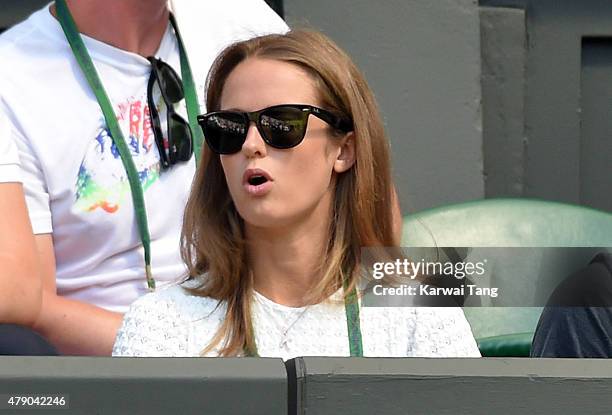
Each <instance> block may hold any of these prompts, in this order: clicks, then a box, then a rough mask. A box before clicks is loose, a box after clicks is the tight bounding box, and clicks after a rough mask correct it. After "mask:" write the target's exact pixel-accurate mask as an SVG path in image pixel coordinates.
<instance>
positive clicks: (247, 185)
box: [242, 169, 273, 197]
mask: <svg viewBox="0 0 612 415" xmlns="http://www.w3.org/2000/svg"><path fill="white" fill-rule="evenodd" d="M253 178H255V179H257V178H259V180H261V178H264V179H265V181H264V182H263V183H260V184H252V183H251V182H252V179H253ZM272 182H273V180H272V178H271V177H270V175H269V174H268V172H266V171H265V170H262V169H247V170H246V171H245V172H244V174H243V175H242V184H243V186H244V189H245V191H246V192H247V193H248V194H249V195H251V196H258V197H259V196H264V195H266V194H268V193H269V192H270V190H272Z"/></svg>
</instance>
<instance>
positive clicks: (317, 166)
mask: <svg viewBox="0 0 612 415" xmlns="http://www.w3.org/2000/svg"><path fill="white" fill-rule="evenodd" d="M207 108H208V109H209V111H210V112H209V113H208V114H205V115H203V116H200V117H199V123H200V125H201V126H202V128H203V131H204V135H205V137H206V141H207V143H208V148H205V150H204V152H203V155H202V163H201V165H200V166H199V169H198V172H197V173H196V179H195V182H194V184H193V186H192V191H191V195H190V198H189V201H188V204H187V208H186V211H185V216H184V223H183V232H182V254H183V259H184V260H185V262H186V264H187V266H188V269H189V278H188V280H187V281H186V282H184V283H183V284H182V285H181V286H176V287H172V288H169V289H166V290H163V291H159V292H157V293H154V294H149V295H147V296H144V297H142V298H141V299H139V300H138V301H136V302H135V303H134V304H133V305H132V307H131V309H130V311H129V312H128V313H127V314H126V316H125V318H124V321H123V324H122V327H121V329H120V330H119V332H118V336H117V339H116V342H115V346H114V351H113V353H114V355H117V356H197V355H205V356H236V355H239V356H241V355H247V356H257V355H259V356H268V357H282V358H284V359H289V358H292V357H295V356H306V355H319V356H349V355H350V356H361V355H365V356H479V352H478V349H477V347H476V343H475V341H474V338H473V336H472V333H471V331H470V327H469V325H468V323H467V321H466V320H465V317H464V316H463V313H462V311H461V310H460V309H458V308H439V309H434V308H425V307H423V308H416V307H411V308H400V307H397V308H392V307H381V308H374V307H360V306H359V300H358V295H357V294H356V290H355V287H356V286H357V284H358V277H357V275H358V268H359V261H360V257H359V256H360V250H361V248H362V247H368V246H395V245H397V243H398V241H397V240H396V238H395V237H394V232H393V218H392V217H393V205H394V202H393V198H394V193H393V185H392V181H391V169H390V162H389V145H388V141H387V139H386V137H385V134H384V130H383V124H382V121H381V118H380V115H379V113H378V109H377V106H376V103H375V100H374V97H373V95H372V93H371V91H370V90H369V88H368V86H367V84H366V82H365V80H364V78H363V76H362V75H361V73H360V72H359V71H358V70H357V68H356V67H355V65H354V64H353V63H352V62H351V60H350V58H349V57H348V56H347V55H346V54H345V53H344V52H342V51H341V50H340V49H339V48H338V47H337V46H336V45H335V44H333V43H332V42H331V41H330V40H329V39H327V38H326V37H325V36H323V35H321V34H318V33H315V32H309V31H293V32H289V33H288V34H286V35H270V36H264V37H260V38H256V39H253V40H250V41H246V42H241V43H237V44H234V45H232V46H230V47H229V48H227V49H226V50H225V51H224V52H222V54H221V55H220V56H219V57H218V58H217V60H216V62H215V64H214V65H213V68H212V70H211V73H210V74H209V79H208V89H207Z"/></svg>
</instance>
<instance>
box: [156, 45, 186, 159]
mask: <svg viewBox="0 0 612 415" xmlns="http://www.w3.org/2000/svg"><path fill="white" fill-rule="evenodd" d="M147 59H148V60H149V62H151V76H150V77H149V83H148V85H147V103H148V105H149V112H150V113H151V127H152V129H153V135H154V136H155V144H156V145H157V149H158V150H159V157H160V162H161V166H162V168H168V167H170V166H172V165H173V164H176V163H178V162H181V161H189V159H190V158H191V153H192V152H193V139H192V137H191V129H190V127H189V123H188V122H187V121H186V120H185V119H184V118H183V117H181V116H180V115H179V114H177V113H176V111H174V104H176V103H178V102H180V101H181V100H182V99H183V98H184V97H185V92H184V91H183V82H182V81H181V78H180V77H179V76H178V74H177V73H176V72H175V71H174V69H172V67H171V66H170V65H168V64H167V63H165V62H163V61H162V60H160V59H157V58H155V57H153V56H151V57H148V58H147ZM156 82H157V85H158V86H159V90H160V92H161V96H162V99H163V100H164V103H165V104H166V111H167V112H166V114H167V128H168V130H167V131H168V146H167V148H166V146H165V145H164V136H163V133H162V129H161V121H160V118H159V113H158V112H157V107H156V106H155V102H154V101H153V85H155V83H156Z"/></svg>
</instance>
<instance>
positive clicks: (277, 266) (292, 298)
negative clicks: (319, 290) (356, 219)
mask: <svg viewBox="0 0 612 415" xmlns="http://www.w3.org/2000/svg"><path fill="white" fill-rule="evenodd" d="M322 205H327V206H329V205H328V204H326V203H322ZM317 213H321V212H313V214H311V215H309V216H308V217H307V218H305V219H303V220H300V221H299V222H297V223H293V224H291V225H289V226H286V227H283V228H273V229H269V228H265V229H262V228H255V227H253V226H250V225H248V224H246V225H245V231H246V237H247V241H248V250H249V263H250V266H251V269H252V270H253V276H254V288H255V290H256V291H258V292H259V293H261V294H262V295H264V296H265V297H267V298H269V299H271V300H272V301H274V302H276V303H279V304H283V305H287V306H290V307H301V306H304V305H306V304H305V303H304V301H305V299H304V297H305V294H306V293H307V292H308V291H309V290H310V289H311V288H312V287H313V286H314V285H315V284H316V283H317V282H318V279H319V278H320V277H321V271H320V266H321V263H322V259H323V257H324V255H325V250H326V247H327V244H328V238H329V210H327V211H325V213H324V214H317ZM322 217H325V218H326V219H327V220H321V218H322Z"/></svg>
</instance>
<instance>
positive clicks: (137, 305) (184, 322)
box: [113, 283, 225, 356]
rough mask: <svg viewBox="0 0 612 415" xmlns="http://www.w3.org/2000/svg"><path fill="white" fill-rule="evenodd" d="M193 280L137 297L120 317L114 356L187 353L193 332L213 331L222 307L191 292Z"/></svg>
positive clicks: (221, 315) (221, 312)
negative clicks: (121, 319) (120, 322)
mask: <svg viewBox="0 0 612 415" xmlns="http://www.w3.org/2000/svg"><path fill="white" fill-rule="evenodd" d="M189 288H194V285H193V283H183V284H176V285H172V286H168V287H165V288H162V289H159V290H158V291H155V292H152V293H149V294H146V295H144V296H142V297H140V298H139V299H137V300H136V301H135V302H134V303H132V305H131V306H130V309H129V310H128V312H127V313H126V314H125V315H124V317H123V322H122V324H121V327H120V328H119V331H118V332H117V338H116V340H115V345H114V348H113V355H114V356H186V355H189V354H190V350H189V340H190V337H191V336H193V332H194V331H195V330H196V329H197V331H199V332H206V333H208V332H211V333H212V332H214V331H215V329H216V327H217V326H218V323H219V321H221V320H222V319H223V315H224V310H225V308H224V306H223V304H219V302H218V301H217V300H215V299H212V298H210V297H203V296H198V295H196V294H194V293H193V292H191V291H190V290H189Z"/></svg>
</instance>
